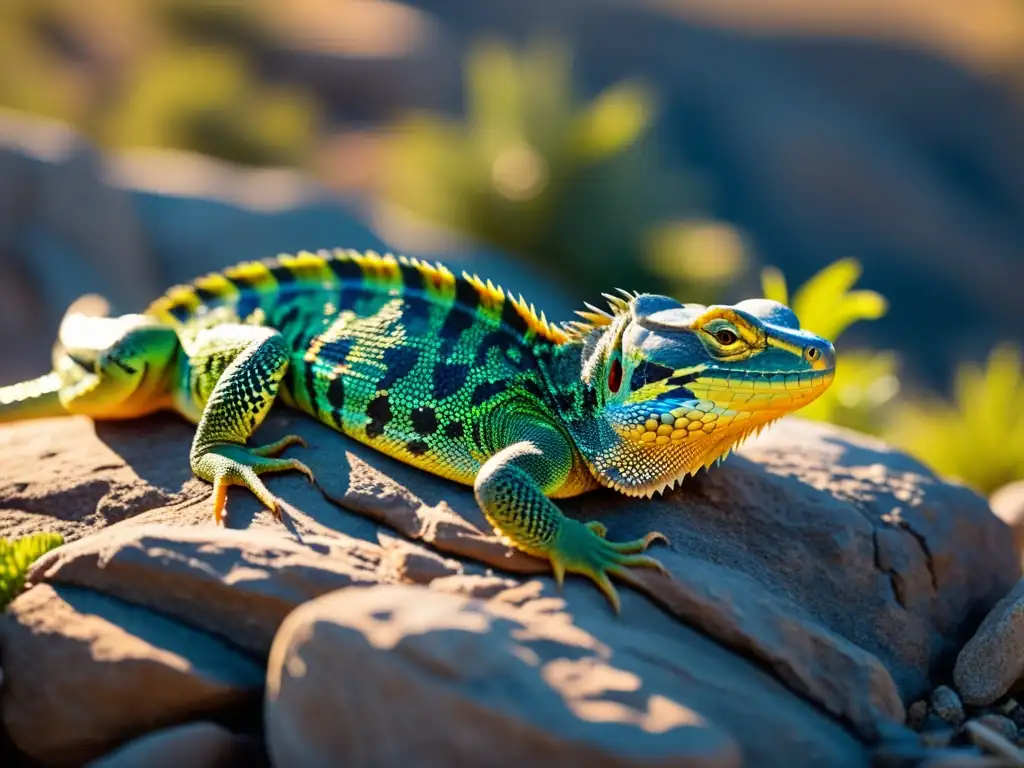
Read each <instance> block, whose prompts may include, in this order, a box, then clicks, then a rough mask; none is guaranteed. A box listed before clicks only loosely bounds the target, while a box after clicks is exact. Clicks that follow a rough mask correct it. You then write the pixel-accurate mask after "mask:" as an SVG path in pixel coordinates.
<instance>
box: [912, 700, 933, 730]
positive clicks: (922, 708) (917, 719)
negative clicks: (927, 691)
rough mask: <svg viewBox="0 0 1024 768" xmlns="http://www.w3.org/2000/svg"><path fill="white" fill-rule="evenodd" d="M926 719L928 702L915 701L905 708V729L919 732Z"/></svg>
mask: <svg viewBox="0 0 1024 768" xmlns="http://www.w3.org/2000/svg"><path fill="white" fill-rule="evenodd" d="M926 717H928V702H927V701H924V700H922V701H915V702H914V703H913V704H911V705H910V706H909V707H908V708H907V727H908V728H910V729H912V730H915V731H920V730H921V726H922V725H924V719H925V718H926Z"/></svg>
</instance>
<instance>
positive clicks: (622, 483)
mask: <svg viewBox="0 0 1024 768" xmlns="http://www.w3.org/2000/svg"><path fill="white" fill-rule="evenodd" d="M607 298H608V299H609V310H608V311H604V310H600V309H597V308H595V307H591V306H589V305H588V309H587V310H586V311H584V312H581V313H579V314H580V315H581V316H582V321H578V322H573V323H566V324H562V325H556V324H554V323H551V322H549V321H548V320H547V319H546V318H545V317H544V315H543V314H540V315H538V314H537V313H536V312H535V311H534V309H533V307H532V306H529V305H527V303H526V302H525V301H524V300H523V299H522V298H521V297H519V298H518V299H517V298H513V297H512V296H511V295H508V294H506V293H505V292H504V291H503V290H502V289H501V288H499V287H496V286H494V285H493V284H491V283H490V282H489V281H487V282H484V281H482V280H480V279H479V278H477V277H475V276H470V275H467V274H465V273H464V274H463V275H462V276H461V277H456V276H455V275H453V274H452V273H451V272H450V271H449V270H448V269H447V268H445V267H444V266H442V265H440V264H437V265H434V264H427V263H425V262H421V261H418V260H415V259H406V258H404V257H397V258H396V257H393V256H390V255H388V256H378V255H377V254H373V253H369V254H359V253H356V252H352V251H334V252H330V253H328V252H321V253H320V254H311V253H300V254H298V255H295V256H289V255H283V256H279V257H276V258H273V259H268V260H264V261H262V262H249V263H244V264H240V265H238V266H235V267H232V268H229V269H226V270H224V271H222V272H219V273H214V274H210V275H207V276H205V277H202V278H199V279H198V280H196V281H195V282H193V283H192V284H190V285H186V286H178V287H176V288H172V289H171V290H170V291H168V292H167V293H166V294H165V295H164V296H163V297H162V298H160V299H158V300H157V301H156V302H154V303H153V304H152V305H151V306H150V307H149V308H148V309H147V310H146V311H145V312H144V313H143V314H141V315H126V316H123V317H120V318H93V317H85V316H82V315H79V314H74V313H69V315H68V316H67V317H66V318H65V321H64V323H63V324H62V327H61V332H60V335H59V341H58V344H57V345H56V347H55V350H54V371H53V373H51V374H48V375H47V376H43V377H41V378H39V379H35V380H33V381H30V382H25V383H23V384H18V385H12V386H9V387H2V388H0V421H6V420H13V419H19V418H29V417H39V416H47V415H54V414H57V413H84V414H87V415H90V416H93V417H94V418H133V417H137V416H141V415H143V414H145V413H149V412H152V411H156V410H161V409H173V410H176V411H177V412H179V413H181V414H182V415H183V416H185V417H186V418H188V419H190V420H191V421H193V422H194V423H196V424H197V428H196V434H195V439H194V441H193V445H192V450H191V454H190V461H191V465H192V469H193V471H194V472H195V473H196V474H197V475H198V476H199V477H201V478H203V479H206V480H208V481H210V482H212V483H213V486H214V514H215V517H216V519H217V520H218V521H220V519H221V515H222V512H223V508H224V501H225V494H226V488H227V486H228V485H231V484H240V485H244V486H246V487H248V488H249V489H250V490H252V491H253V493H255V494H256V495H257V496H258V497H259V498H260V499H261V501H263V503H265V504H266V505H267V506H268V507H270V508H271V509H272V510H274V511H275V512H276V511H277V501H276V499H275V498H274V497H273V495H272V494H271V493H270V492H269V490H268V489H267V488H266V486H265V485H264V484H263V482H262V480H261V479H260V478H259V475H260V474H263V473H267V472H276V471H284V470H298V471H302V472H305V473H306V474H307V475H309V476H310V477H311V478H312V473H311V472H310V471H309V469H308V468H306V467H305V465H303V464H302V463H301V462H299V461H297V460H295V459H286V458H280V457H279V456H278V454H279V453H280V452H281V451H283V450H284V449H285V448H287V447H288V446H289V445H292V444H295V443H298V442H301V441H300V440H299V439H298V438H295V437H288V438H285V439H283V440H280V441H278V442H277V443H274V444H271V445H268V446H262V447H257V448H252V447H249V446H247V443H248V440H249V438H250V436H251V435H252V433H253V432H254V431H255V430H256V428H257V427H258V426H259V424H260V423H261V422H262V421H263V419H264V418H265V416H266V414H267V412H268V411H269V409H270V407H271V405H272V404H273V403H274V402H275V400H281V401H282V402H283V403H285V404H287V405H289V406H292V407H295V408H298V409H300V410H302V411H304V412H305V413H307V414H309V415H310V416H312V417H314V418H316V419H318V420H319V421H321V422H322V423H324V424H326V425H327V426H329V427H332V428H334V429H337V430H339V431H341V432H343V433H345V434H347V435H349V436H351V437H353V438H355V439H356V440H359V441H361V442H363V443H365V444H367V445H369V446H372V447H374V448H376V449H377V450H380V451H382V452H383V453H385V454H388V455H390V456H393V457H395V458H397V459H399V460H401V461H403V462H406V463H408V464H411V465H413V466H416V467H419V468H421V469H424V470H426V471H429V472H433V473H435V474H437V475H441V476H443V477H447V478H449V479H451V480H454V481H456V482H460V483H463V484H466V485H471V486H473V487H474V492H475V495H476V498H477V501H478V502H479V504H480V506H481V509H482V510H483V512H484V514H485V516H486V517H487V519H488V521H489V522H490V523H491V525H493V526H494V528H495V530H496V531H497V532H498V533H499V534H500V535H501V536H502V537H503V538H504V539H505V540H506V541H507V542H508V543H510V544H511V545H513V546H515V547H518V548H519V549H522V550H524V551H526V552H529V553H531V554H533V555H537V556H539V557H544V558H547V559H548V560H550V562H551V564H552V567H553V570H554V572H555V575H556V577H557V578H558V580H559V581H561V580H562V578H563V576H564V573H565V572H566V571H571V572H578V573H582V574H584V575H587V576H589V577H590V578H592V579H594V581H595V582H596V583H597V584H598V586H599V587H600V588H601V589H602V591H604V592H605V594H606V595H607V596H608V597H609V599H610V600H611V601H612V603H613V604H614V605H615V607H616V609H617V608H618V597H617V594H616V592H615V589H614V587H613V586H612V584H611V581H610V579H609V576H617V577H618V578H621V579H624V580H626V581H632V577H631V574H630V572H629V570H628V568H629V567H630V566H646V567H655V568H660V567H661V566H660V563H658V561H657V560H655V559H653V558H651V557H649V556H647V555H645V554H642V553H643V551H644V549H646V547H647V546H648V545H649V544H650V543H651V542H652V541H654V540H655V539H657V538H659V537H660V534H657V533H651V534H648V536H646V537H644V538H643V539H639V540H637V541H632V542H622V543H615V542H611V541H608V540H607V539H606V538H605V529H604V527H603V526H602V525H601V524H599V523H589V524H582V523H580V522H578V521H575V520H572V519H570V518H567V517H565V516H564V515H563V514H562V513H561V511H560V510H559V509H558V507H557V506H556V505H555V504H554V503H553V502H552V501H551V499H552V498H560V497H567V496H574V495H577V494H579V493H583V492H585V491H588V490H591V489H594V488H597V487H600V486H606V487H610V488H614V489H616V490H618V491H620V492H622V493H626V494H630V495H636V496H649V495H652V494H653V493H655V492H657V491H659V490H663V489H665V488H668V487H670V486H672V485H674V484H675V483H677V482H679V481H680V480H681V479H682V478H683V477H684V476H685V475H687V474H689V473H693V472H696V471H697V470H698V469H700V468H701V467H706V466H710V465H711V464H712V463H713V462H714V461H716V460H718V459H720V458H722V457H723V456H724V455H726V454H727V453H728V451H729V450H730V449H731V448H732V447H733V446H735V445H736V444H737V443H738V442H740V441H741V440H743V439H744V438H746V437H747V436H749V435H750V434H751V433H753V432H754V431H756V430H759V429H760V428H762V427H763V426H764V425H766V424H768V423H769V422H771V421H773V420H774V419H776V418H778V417H780V416H782V415H784V414H785V413H788V412H790V411H793V410H795V409H797V408H799V407H801V406H802V405H804V404H806V403H808V402H810V401H811V400H813V399H814V398H815V397H817V396H818V395H819V394H820V393H821V392H822V391H824V389H825V388H827V387H828V386H829V384H830V382H831V380H832V377H833V371H834V362H835V355H834V351H833V349H832V346H831V344H829V343H828V342H827V341H825V340H823V339H821V338H819V337H816V336H814V335H813V334H810V333H808V332H806V331H802V330H800V329H799V323H798V322H797V319H796V317H795V316H794V315H793V313H792V311H791V310H789V309H788V308H787V307H785V306H783V305H781V304H777V303H775V302H770V301H767V300H763V299H754V300H749V301H746V302H741V303H740V304H737V305H735V306H712V307H704V306H701V305H693V304H687V305H684V304H680V303H679V302H677V301H675V300H674V299H670V298H667V297H664V296H653V295H648V294H630V293H626V292H622V296H621V297H619V296H616V297H607Z"/></svg>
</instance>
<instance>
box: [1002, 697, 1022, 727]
mask: <svg viewBox="0 0 1024 768" xmlns="http://www.w3.org/2000/svg"><path fill="white" fill-rule="evenodd" d="M1011 701H1013V700H1012V699H1011ZM1013 703H1014V704H1015V705H1016V706H1015V707H1014V708H1013V709H1011V710H1010V711H1009V712H1007V713H1006V716H1007V717H1008V718H1010V719H1011V720H1013V724H1014V725H1016V726H1017V730H1020V729H1021V728H1024V707H1022V706H1021V705H1020V704H1017V702H1016V701H1014V702H1013Z"/></svg>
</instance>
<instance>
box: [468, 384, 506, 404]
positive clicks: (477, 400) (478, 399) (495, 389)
mask: <svg viewBox="0 0 1024 768" xmlns="http://www.w3.org/2000/svg"><path fill="white" fill-rule="evenodd" d="M507 389H508V382H507V381H504V380H501V381H485V382H484V383H483V384H477V385H476V388H475V389H474V390H473V395H472V397H471V398H470V402H471V404H472V405H483V404H484V403H486V402H487V401H488V400H490V399H491V398H492V397H494V396H495V395H500V394H501V393H502V392H504V391H506V390H507Z"/></svg>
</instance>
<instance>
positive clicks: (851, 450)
mask: <svg viewBox="0 0 1024 768" xmlns="http://www.w3.org/2000/svg"><path fill="white" fill-rule="evenodd" d="M289 432H296V433H298V434H300V435H302V436H303V437H304V438H305V439H306V441H307V442H308V443H309V445H310V448H308V449H305V450H295V451H294V453H293V454H292V455H301V457H302V460H303V461H304V462H306V463H307V464H308V465H309V466H310V467H311V468H312V469H313V470H314V472H315V473H316V474H317V476H318V479H319V487H316V486H313V485H310V484H309V483H308V482H307V481H306V480H305V479H304V478H303V477H301V476H299V475H295V476H284V475H279V476H269V477H268V484H269V487H270V488H271V490H272V491H274V492H275V493H276V494H277V495H278V496H280V497H281V498H282V499H283V500H284V502H285V503H284V505H283V507H284V513H285V520H284V522H283V523H279V522H277V521H275V520H274V519H273V518H272V517H271V515H270V514H269V513H268V512H266V511H265V510H262V509H261V508H260V506H259V504H258V503H257V502H256V501H255V499H253V498H252V497H251V496H250V495H248V494H246V493H245V492H244V491H241V490H235V489H233V490H232V492H231V493H230V494H229V501H228V509H229V512H228V515H229V517H228V528H227V529H224V528H218V527H216V526H215V525H214V524H213V521H212V519H211V517H210V515H209V503H210V499H209V488H208V487H207V486H206V485H204V484H203V483H201V482H199V481H197V480H195V479H193V478H191V477H190V476H189V473H188V463H187V455H188V447H189V443H190V441H191V436H192V430H191V427H190V426H189V425H187V424H186V423H184V422H183V421H180V420H178V419H176V418H174V417H172V416H158V417H152V418H148V419H144V420H139V421H134V422H125V423H93V422H91V421H89V420H87V419H84V418H68V419H57V420H51V421H42V422H36V423H25V424H14V425H10V426H5V427H4V428H3V429H0V451H2V452H3V455H4V456H5V457H9V459H10V462H11V463H8V464H6V465H5V472H4V473H3V477H0V535H8V536H9V535H22V534H24V533H28V532H30V531H33V530H60V531H61V532H63V533H64V534H65V536H66V537H67V538H68V539H69V540H70V543H69V544H67V545H66V546H64V547H62V548H60V549H58V550H55V551H53V552H51V553H50V554H49V555H47V556H45V557H44V558H43V559H41V560H40V561H39V562H38V563H37V565H36V567H35V568H34V569H33V571H32V574H31V581H32V583H33V584H34V585H35V586H32V587H31V588H30V589H29V590H28V591H26V592H25V593H24V594H23V595H22V596H21V597H19V598H18V599H17V600H15V602H14V603H13V604H12V606H11V608H10V610H9V612H8V613H7V614H5V615H4V616H3V617H2V619H0V654H2V656H0V663H2V666H3V668H4V677H5V685H4V691H3V693H4V695H3V700H2V704H0V712H2V717H3V724H4V727H5V729H6V731H7V733H8V735H9V737H10V739H11V740H12V741H13V743H14V745H15V746H16V747H17V749H18V750H20V753H22V756H23V759H26V760H28V761H29V762H28V763H27V764H29V765H32V764H35V763H38V764H51V763H54V764H55V763H60V762H82V761H87V760H90V759H96V758H99V757H101V756H103V755H105V754H107V753H109V752H111V751H112V750H114V749H116V748H118V747H121V748H122V749H127V748H128V743H129V742H131V741H132V740H133V739H134V740H139V741H138V743H139V744H141V745H142V746H141V747H139V748H140V749H144V748H146V744H147V742H146V741H145V739H147V738H150V737H149V736H147V734H150V733H151V732H153V731H155V730H157V729H174V728H176V727H183V728H188V727H196V728H198V725H195V724H197V723H206V724H207V725H206V726H204V728H212V727H216V728H220V729H223V730H224V731H225V734H226V735H225V734H221V735H225V738H224V739H222V740H221V741H223V743H224V744H225V745H230V744H231V743H233V742H232V741H231V738H227V737H228V736H231V737H232V738H235V737H237V738H238V739H243V740H244V743H246V744H249V745H251V744H253V743H256V744H262V743H263V739H264V738H265V744H266V752H267V754H268V755H269V759H270V760H271V761H272V762H273V764H275V765H296V764H304V765H317V764H325V765H326V764H340V763H344V764H367V763H375V762H378V763H379V762H382V761H383V762H390V761H393V760H412V759H414V758H417V757H419V758H421V759H423V755H424V754H433V755H435V756H436V759H437V761H438V764H445V763H447V764H450V763H451V762H453V761H458V760H460V759H461V760H464V759H466V756H467V755H470V754H480V752H479V750H481V749H484V747H483V745H487V746H486V749H487V754H488V755H495V756H496V758H495V759H497V760H499V761H501V760H504V761H505V764H509V765H516V764H523V762H524V761H526V762H528V761H531V760H545V761H553V762H557V763H560V764H566V765H571V764H582V763H586V764H600V765H620V764H621V765H624V764H630V765H638V764H639V765H723V766H729V765H740V764H752V765H753V764H756V765H767V766H771V765H803V764H806V765H834V766H844V765H851V766H852V765H864V764H866V762H867V760H868V759H869V755H870V752H871V750H872V749H873V748H876V747H878V746H879V745H880V744H881V745H884V744H895V743H901V739H905V738H906V737H907V735H908V733H909V731H907V730H906V729H905V728H904V727H903V725H902V723H903V722H904V717H905V711H904V707H905V705H907V704H909V703H910V702H913V701H915V700H916V699H919V698H921V697H923V696H925V695H926V694H927V692H928V691H930V690H931V689H932V688H933V687H934V685H935V684H936V683H937V682H939V680H938V679H937V678H938V676H939V675H940V674H941V673H942V671H943V670H948V666H949V665H950V664H951V661H952V658H954V657H955V653H956V651H957V649H958V648H959V646H960V645H961V644H962V643H963V641H964V640H965V639H966V638H967V637H969V636H970V634H971V633H972V632H973V631H974V630H975V628H976V625H977V623H978V621H979V620H980V618H981V617H982V616H984V615H985V613H986V612H987V611H988V610H990V609H991V607H992V606H993V605H994V604H995V603H996V601H997V600H999V599H1000V598H1001V597H1002V596H1003V595H1004V594H1005V593H1007V592H1008V591H1009V590H1010V589H1011V588H1012V586H1013V585H1014V584H1015V583H1016V582H1017V580H1018V579H1019V578H1020V564H1019V561H1018V559H1017V556H1016V553H1015V550H1014V546H1013V540H1012V537H1011V536H1009V535H1008V528H1007V526H1006V525H1005V524H1004V523H1003V522H1001V521H1000V520H999V519H998V518H996V517H995V516H994V515H993V514H992V513H991V511H990V510H989V507H988V505H987V503H986V502H985V501H984V500H983V499H981V498H980V497H978V496H977V495H975V494H974V493H972V492H970V491H968V490H966V489H965V488H962V487H960V486H956V485H951V484H948V483H945V482H942V481H941V480H939V479H937V478H936V477H935V476H933V475H932V474H931V473H930V472H928V471H927V470H925V469H924V468H923V467H922V466H921V465H920V464H918V463H917V462H915V461H912V460H911V459H909V458H907V457H906V456H905V455H903V454H901V453H898V452H896V451H894V450H893V449H891V448H889V447H888V446H886V445H884V444H881V443H878V442H876V441H873V440H871V439H868V438H864V437H861V436H858V435H854V434H852V433H848V432H843V431H841V430H837V429H835V428H832V427H826V426H822V425H815V424H811V423H808V422H804V421H801V420H799V419H786V420H784V421H783V422H781V423H780V424H779V425H778V426H776V427H775V428H773V429H772V430H770V431H769V432H767V433H766V434H765V435H764V436H763V437H762V438H760V439H759V440H756V441H754V442H752V443H750V444H749V445H748V446H747V447H745V448H744V449H742V450H741V451H740V453H739V454H738V455H736V456H733V457H732V458H730V459H729V460H728V461H726V462H725V463H724V464H723V465H722V466H721V467H720V468H718V469H717V470H712V471H711V472H709V473H701V474H700V476H698V477H696V478H692V479H690V480H688V481H687V482H685V483H684V484H683V486H682V487H681V488H680V489H678V490H675V491H672V492H670V493H667V494H665V495H663V496H659V497H657V498H655V499H652V500H636V499H629V498H626V497H621V496H618V495H616V494H614V493H612V492H605V491H599V492H595V493H592V494H588V495H585V496H582V497H578V498H576V499H571V500H566V501H564V502H561V506H562V507H563V509H565V510H566V511H567V512H568V513H569V514H572V515H575V516H577V517H579V518H581V519H600V520H601V521H602V522H604V523H605V524H606V525H607V526H608V529H609V536H611V537H614V538H617V539H626V538H635V537H639V536H641V535H643V534H644V533H646V532H647V531H649V530H652V529H658V530H661V531H663V532H664V533H665V534H667V535H668V537H669V539H670V541H671V544H670V545H669V546H668V547H664V546H660V547H658V548H656V549H655V550H652V554H654V555H655V556H657V557H658V558H660V559H661V560H662V562H664V563H665V565H666V566H667V567H668V569H669V571H670V572H671V574H672V575H671V577H664V576H661V575H659V574H657V573H653V572H651V573H641V574H640V575H641V577H642V579H643V585H644V591H645V594H641V593H639V592H637V591H634V590H631V589H629V588H627V587H625V586H623V587H622V588H621V593H622V598H623V611H622V615H621V617H615V616H614V614H612V612H611V611H610V609H609V608H608V605H607V603H606V601H605V600H604V598H603V597H602V596H601V595H600V594H599V593H598V592H597V590H596V589H594V588H593V586H592V585H590V584H589V583H587V582H585V581H584V580H582V579H579V578H570V579H569V580H568V581H567V583H566V585H565V588H564V590H559V589H558V588H557V587H556V586H555V584H554V582H553V580H552V579H551V577H550V575H549V571H548V569H547V567H546V566H545V564H544V563H542V562H540V561H537V560H535V559H533V558H530V557H528V556H526V555H523V554H520V553H514V552H511V551H509V550H508V549H507V548H506V547H505V546H503V545H502V544H501V543H500V542H499V541H498V540H497V539H496V537H494V536H493V534H492V533H491V532H490V531H489V530H488V528H487V526H486V524H485V522H484V520H483V517H482V515H481V514H480V512H479V511H478V509H477V507H476V504H475V502H474V501H473V498H472V493H471V491H470V489H468V488H464V487H461V486H457V485H454V484H452V483H449V482H447V481H444V480H441V479H439V478H436V477H433V476H431V475H428V474H425V473H422V472H419V471H417V470H415V469H412V468H410V467H407V466H405V465H402V464H400V463H398V462H395V461H393V460H391V459H388V458H387V457H385V456H382V455H380V454H377V453H375V452H374V451H372V450H370V449H367V448H364V447H363V446H361V445H359V444H357V443H355V442H354V441H351V440H348V439H347V438H345V437H344V436H342V435H340V434H338V433H336V432H333V431H331V430H329V429H327V428H326V427H323V426H320V425H318V424H316V423H314V422H313V421H312V420H310V419H308V418H306V417H304V416H302V415H301V414H296V413H292V412H288V411H282V412H280V413H275V414H273V415H272V416H271V418H270V419H268V421H267V423H266V424H265V425H264V427H262V428H261V430H260V433H259V435H258V439H259V440H260V441H264V440H272V439H275V438H277V437H280V436H283V435H284V434H286V433H289ZM68 596H71V597H73V598H74V599H70V598H69V597H68ZM83 601H85V602H83ZM86 604H87V605H88V606H94V607H95V608H88V609H84V608H83V607H82V606H83V605H86ZM300 606H301V607H300ZM296 609H297V610H296ZM129 615H130V616H131V617H132V618H131V620H130V621H128V620H124V621H122V620H121V618H120V617H123V616H129ZM161 628H162V629H161ZM172 630H173V631H172ZM168 633H170V634H168ZM175 633H188V636H189V637H195V638H200V639H199V640H197V641H196V643H195V644H194V646H193V644H189V647H190V648H193V647H194V648H195V649H197V650H196V651H195V652H196V653H197V654H200V657H199V658H193V657H190V656H188V655H187V654H183V653H182V652H181V650H180V649H179V648H178V646H177V645H174V643H173V642H172V641H173V640H174V638H175V637H178V635H177V634H175ZM214 649H216V650H214ZM203 654H205V655H203ZM211 654H226V655H227V657H230V658H231V659H232V660H233V661H232V662H231V663H230V664H228V663H226V662H224V663H217V664H213V665H212V666H211V662H210V659H213V658H214V656H213V655H211ZM61 658H67V659H73V660H74V666H75V669H74V674H73V675H59V674H56V673H47V671H46V669H47V668H46V667H45V666H44V664H43V662H44V661H45V660H47V659H51V660H52V659H58V660H59V659H61ZM217 658H220V657H219V656H218V657H217ZM254 671H255V677H254ZM264 675H265V679H264ZM152 680H159V681H167V680H169V681H172V682H173V684H169V683H168V684H164V683H161V684H158V685H154V684H152V683H149V684H146V685H142V684H140V681H152ZM122 681H124V682H122ZM264 683H265V684H264ZM55 686H59V687H55ZM51 689H53V690H61V691H64V693H63V694H61V695H40V692H41V691H44V690H46V691H49V690H51ZM261 691H262V695H263V708H262V713H260V712H259V711H258V710H259V706H258V704H257V705H256V706H254V705H253V700H254V697H255V699H256V700H257V701H258V699H259V697H260V693H261ZM84 701H88V706H85V705H84V704H83V702H84ZM83 710H87V711H88V717H86V718H84V719H83ZM385 715H386V717H385ZM41 724H45V727H44V726H43V725H41ZM210 724H212V725H210ZM499 725H500V727H499ZM389 729H391V730H389ZM191 732H192V731H188V730H186V731H185V733H186V734H188V733H191ZM170 733H172V734H173V733H174V731H170ZM200 733H206V731H203V730H202V729H200ZM216 733H218V734H220V731H217V732H216ZM151 738H156V735H154V736H152V737H151ZM212 738H213V737H211V740H212ZM173 742H174V739H170V743H173ZM218 743H219V742H218ZM225 750H226V752H225V753H230V752H231V750H230V749H228V748H227V747H225ZM474 750H477V752H474ZM129 754H130V752H129ZM26 756H27V757H26ZM227 764H230V761H228V763H227Z"/></svg>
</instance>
